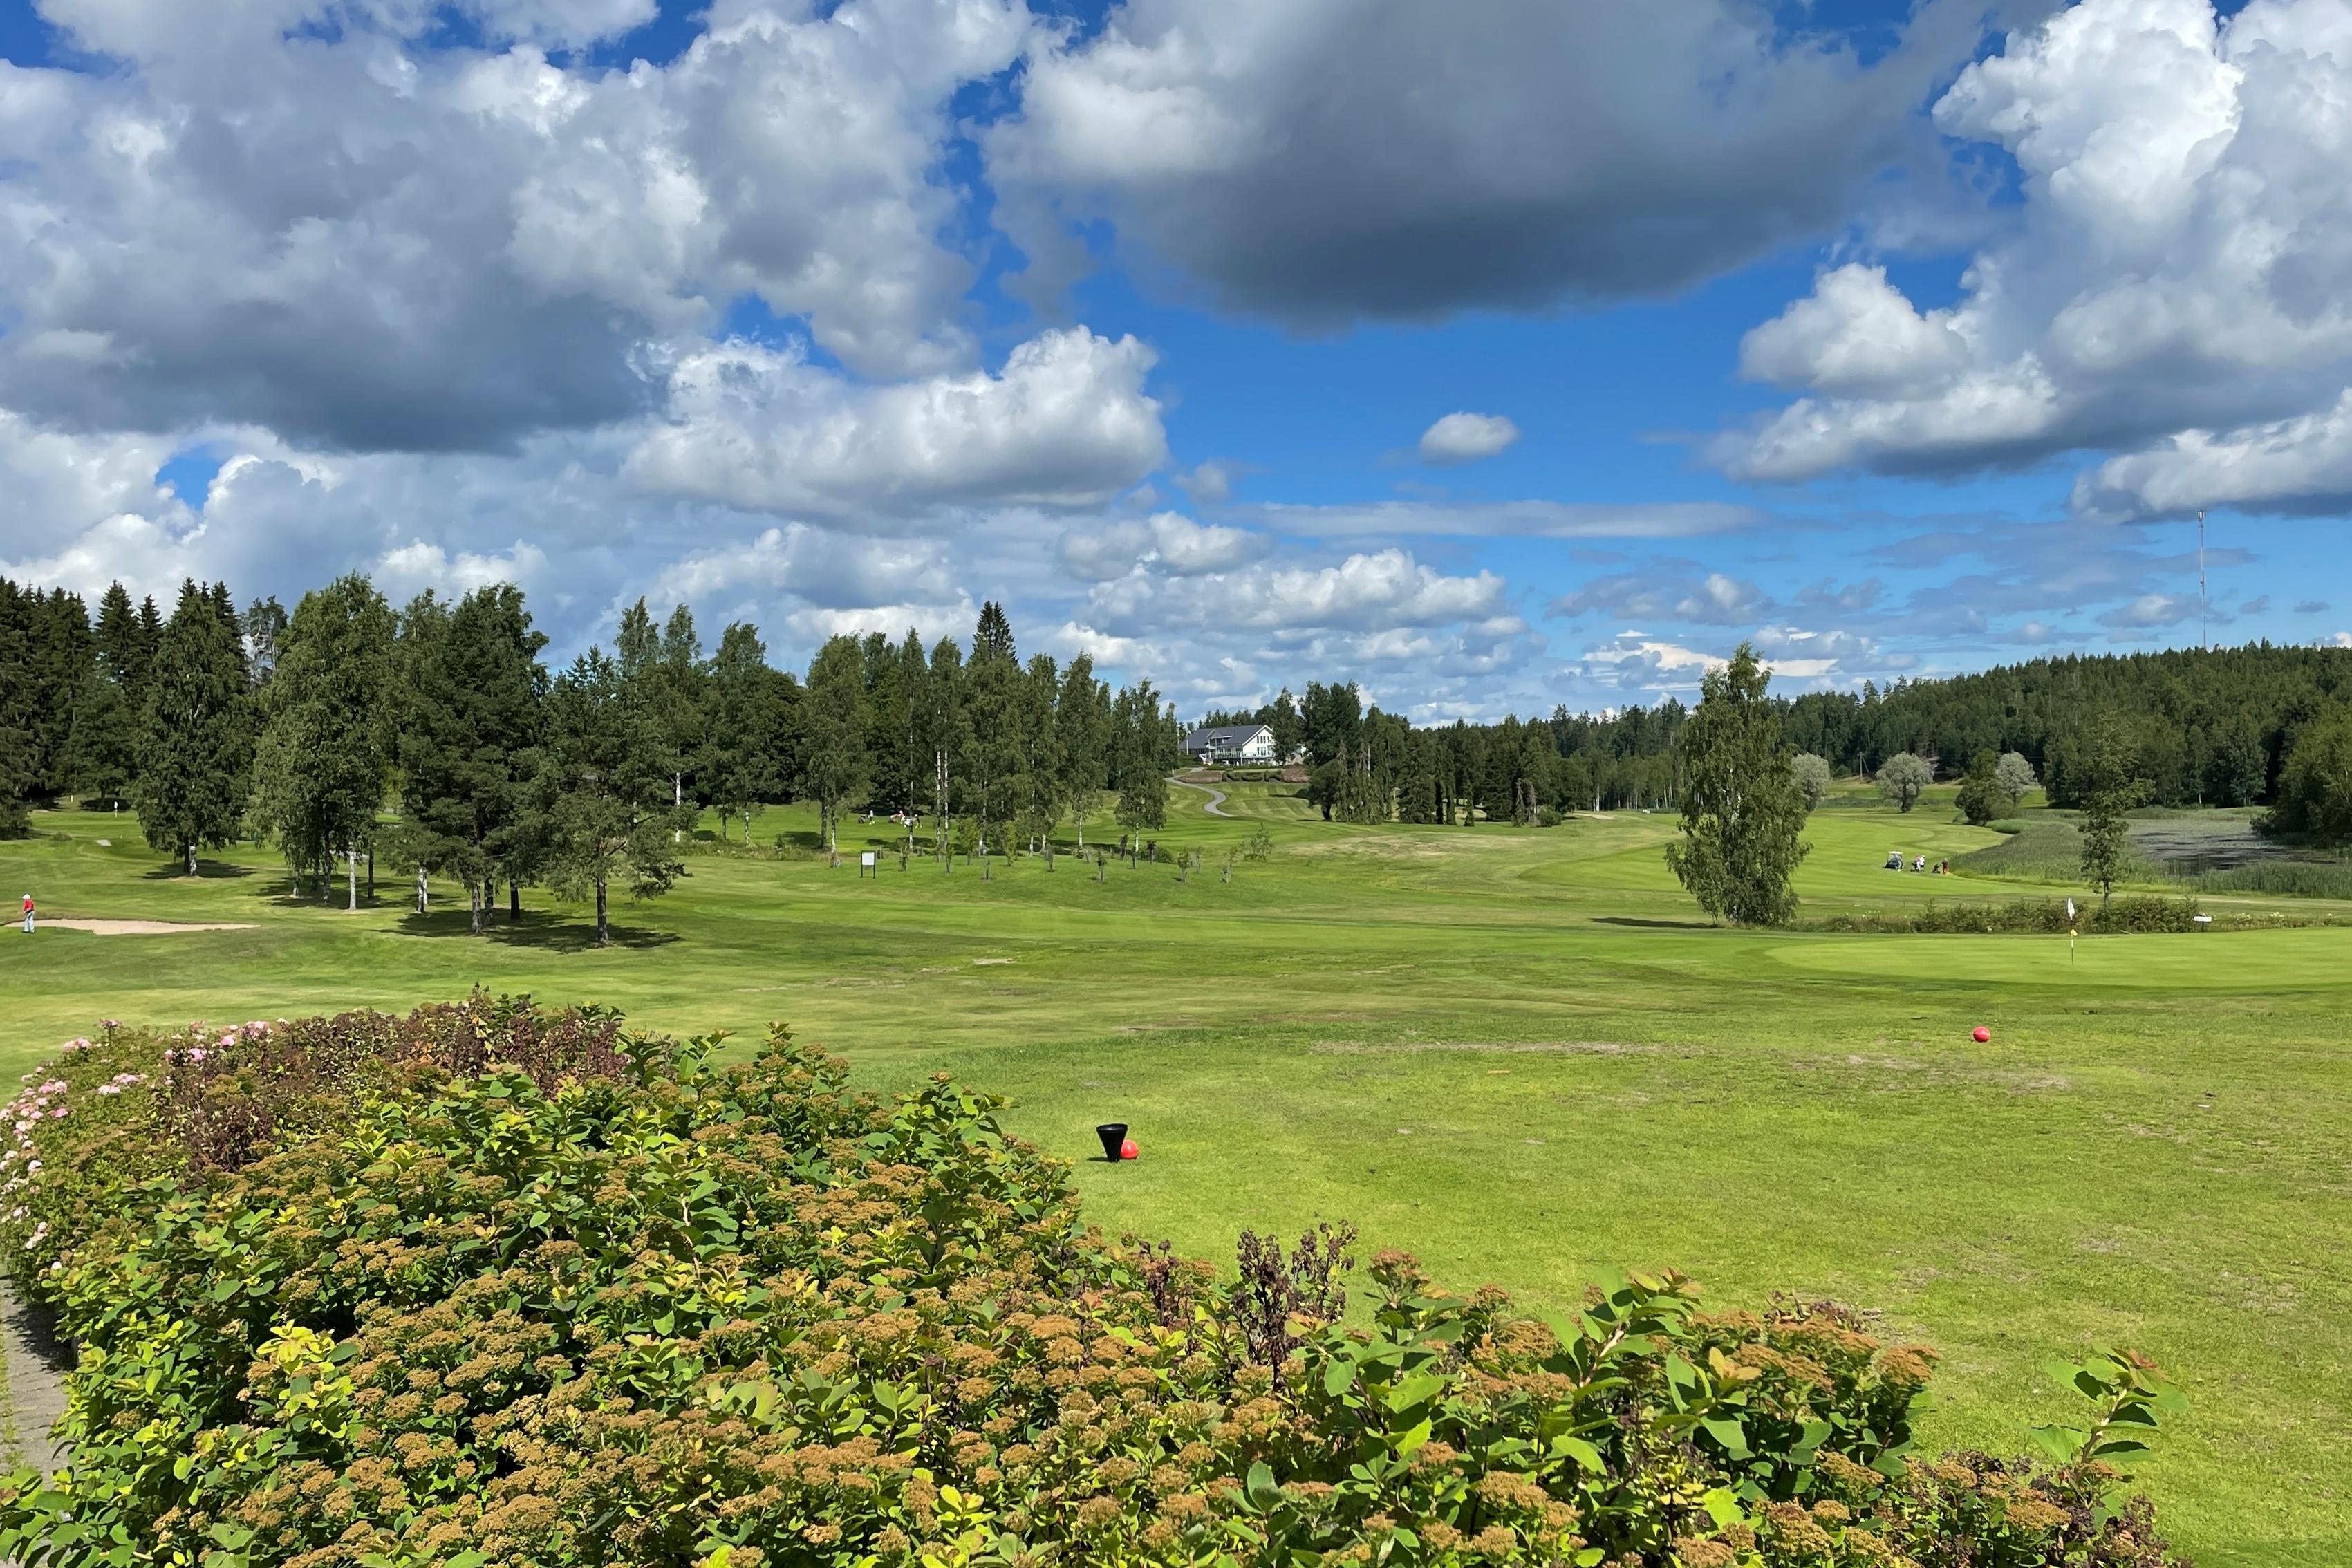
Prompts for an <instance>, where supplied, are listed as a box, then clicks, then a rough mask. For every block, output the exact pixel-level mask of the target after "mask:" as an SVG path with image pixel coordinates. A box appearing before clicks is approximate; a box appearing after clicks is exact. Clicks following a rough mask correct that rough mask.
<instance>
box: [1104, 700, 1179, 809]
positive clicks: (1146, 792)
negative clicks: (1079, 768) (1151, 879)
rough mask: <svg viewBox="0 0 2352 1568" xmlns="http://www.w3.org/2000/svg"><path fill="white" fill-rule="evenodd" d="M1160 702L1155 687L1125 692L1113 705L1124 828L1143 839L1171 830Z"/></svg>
mask: <svg viewBox="0 0 2352 1568" xmlns="http://www.w3.org/2000/svg"><path fill="white" fill-rule="evenodd" d="M1164 750H1165V747H1164V736H1163V735H1162V734H1161V720H1160V698H1159V695H1158V693H1156V692H1154V691H1153V690H1152V689H1151V682H1150V681H1149V680H1139V681H1138V682H1137V683H1136V684H1135V685H1133V686H1127V687H1121V688H1120V689H1119V693H1118V698H1117V699H1116V700H1114V701H1113V702H1112V704H1111V787H1112V788H1113V789H1115V790H1117V791H1118V811H1117V813H1116V815H1117V817H1118V825H1119V826H1121V827H1124V828H1126V829H1127V830H1128V831H1129V834H1131V835H1135V836H1138V837H1139V836H1140V835H1141V834H1142V832H1143V830H1144V829H1146V828H1150V829H1153V830H1155V831H1156V830H1158V829H1160V828H1162V827H1165V826H1168V769H1167V758H1166V756H1165V755H1164Z"/></svg>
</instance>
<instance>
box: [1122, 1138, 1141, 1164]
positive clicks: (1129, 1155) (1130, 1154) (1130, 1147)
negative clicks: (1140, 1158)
mask: <svg viewBox="0 0 2352 1568" xmlns="http://www.w3.org/2000/svg"><path fill="white" fill-rule="evenodd" d="M1141 1152H1142V1151H1141V1150H1139V1149H1138V1148H1137V1147H1136V1146H1135V1140H1134V1139H1132V1138H1130V1139H1129V1140H1128V1141H1127V1142H1124V1143H1121V1144H1120V1145H1119V1146H1118V1157H1119V1158H1120V1159H1122V1160H1132V1159H1134V1158H1135V1157H1136V1156H1137V1155H1138V1154H1139V1153H1141Z"/></svg>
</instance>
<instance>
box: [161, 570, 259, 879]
mask: <svg viewBox="0 0 2352 1568" xmlns="http://www.w3.org/2000/svg"><path fill="white" fill-rule="evenodd" d="M228 604H229V601H228V590H227V587H226V584H222V585H219V586H218V587H217V588H216V590H215V591H213V592H209V593H208V592H207V591H205V590H204V589H202V588H199V587H197V586H196V584H194V583H193V582H189V583H184V584H182V585H181V588H180V602H179V604H178V605H177V606H176V607H175V608H174V609H173V612H172V619H171V621H170V623H169V624H168V625H166V626H164V627H163V632H162V635H161V636H160V637H158V639H157V641H156V645H155V659H154V665H153V667H152V670H151V672H150V675H149V683H148V696H147V711H146V714H145V716H144V724H143V727H144V729H145V731H146V744H145V746H144V748H143V752H142V760H141V766H140V770H139V781H138V784H137V785H136V786H135V788H134V789H133V791H132V795H131V798H132V801H133V803H134V804H135V805H137V806H138V808H139V817H140V825H141V826H142V828H144V829H145V831H146V835H147V842H148V844H149V845H150V846H152V847H154V848H157V849H166V850H169V851H171V852H172V853H173V855H175V856H177V857H178V858H180V860H181V861H182V863H183V864H184V865H185V866H186V868H187V871H188V875H190V876H194V875H195V871H196V851H197V850H198V849H200V848H220V847H225V846H226V845H228V844H230V843H233V842H235V840H236V837H237V830H238V828H239V826H240V825H241V823H242V821H243V818H244V816H245V807H246V803H247V786H248V784H249V782H250V779H251V776H252V769H253V715H252V702H251V699H250V696H249V694H248V689H247V688H248V677H247V672H246V667H245V649H244V646H243V644H242V642H241V640H240V637H239V629H238V626H237V621H236V611H235V610H234V609H233V608H229V607H228Z"/></svg>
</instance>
